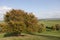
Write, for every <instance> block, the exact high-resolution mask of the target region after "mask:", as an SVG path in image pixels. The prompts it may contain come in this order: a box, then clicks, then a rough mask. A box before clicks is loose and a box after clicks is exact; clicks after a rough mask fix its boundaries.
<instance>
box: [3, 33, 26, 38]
mask: <svg viewBox="0 0 60 40" xmlns="http://www.w3.org/2000/svg"><path fill="white" fill-rule="evenodd" d="M12 36H22V37H24V36H26V35H22V34H14V33H13V34H12V33H6V34H5V35H4V37H12Z"/></svg>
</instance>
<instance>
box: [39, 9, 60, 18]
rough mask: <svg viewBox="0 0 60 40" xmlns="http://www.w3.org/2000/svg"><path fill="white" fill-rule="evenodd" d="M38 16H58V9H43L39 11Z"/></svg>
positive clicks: (59, 11) (59, 16)
mask: <svg viewBox="0 0 60 40" xmlns="http://www.w3.org/2000/svg"><path fill="white" fill-rule="evenodd" d="M38 17H39V18H60V10H58V9H56V10H44V11H40V12H39V15H38Z"/></svg>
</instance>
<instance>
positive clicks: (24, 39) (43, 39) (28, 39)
mask: <svg viewBox="0 0 60 40" xmlns="http://www.w3.org/2000/svg"><path fill="white" fill-rule="evenodd" d="M24 35H25V36H17V37H16V36H14V37H4V38H0V40H60V38H59V37H55V36H46V35H37V34H35V35H30V34H24Z"/></svg>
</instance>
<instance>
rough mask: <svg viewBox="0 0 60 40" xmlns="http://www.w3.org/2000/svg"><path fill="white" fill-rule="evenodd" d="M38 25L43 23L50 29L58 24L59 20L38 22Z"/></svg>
mask: <svg viewBox="0 0 60 40" xmlns="http://www.w3.org/2000/svg"><path fill="white" fill-rule="evenodd" d="M39 23H43V24H45V25H46V26H48V27H51V26H54V25H55V24H60V20H39Z"/></svg>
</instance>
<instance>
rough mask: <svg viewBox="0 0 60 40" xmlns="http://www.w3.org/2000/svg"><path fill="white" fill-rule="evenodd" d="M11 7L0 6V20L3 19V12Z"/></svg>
mask: <svg viewBox="0 0 60 40" xmlns="http://www.w3.org/2000/svg"><path fill="white" fill-rule="evenodd" d="M11 9H12V8H10V7H7V6H0V20H3V16H4V14H5V13H6V12H7V11H9V10H11Z"/></svg>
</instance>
